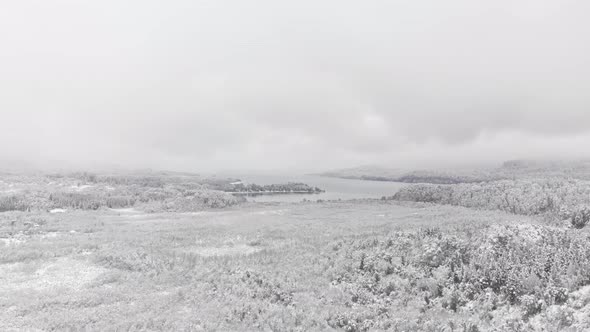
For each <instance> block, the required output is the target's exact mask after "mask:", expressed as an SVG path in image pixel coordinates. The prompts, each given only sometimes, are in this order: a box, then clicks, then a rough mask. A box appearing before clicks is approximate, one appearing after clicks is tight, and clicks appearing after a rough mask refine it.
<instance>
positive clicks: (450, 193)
mask: <svg viewBox="0 0 590 332" xmlns="http://www.w3.org/2000/svg"><path fill="white" fill-rule="evenodd" d="M392 198H393V199H395V200H403V201H415V202H426V203H436V204H449V205H458V206H464V207H469V208H479V209H488V210H500V211H505V212H510V213H514V214H521V215H548V216H549V217H550V218H555V219H561V220H564V219H568V220H570V221H571V224H572V226H574V227H576V228H582V227H583V226H584V225H585V224H586V223H588V221H589V220H590V212H589V208H588V205H590V182H587V181H581V180H564V179H552V180H544V179H538V180H532V179H531V180H502V181H494V182H483V183H479V184H458V185H424V184H422V185H413V186H408V187H405V188H402V189H401V190H400V191H399V192H397V193H396V194H395V195H394V196H393V197H392Z"/></svg>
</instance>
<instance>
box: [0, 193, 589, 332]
mask: <svg viewBox="0 0 590 332" xmlns="http://www.w3.org/2000/svg"><path fill="white" fill-rule="evenodd" d="M584 231H585V230H582V231H577V230H576V231H574V230H570V229H563V228H556V227H551V226H544V225H542V224H539V223H538V222H537V221H535V220H534V219H533V218H531V217H524V216H516V215H512V214H505V213H501V212H494V211H475V210H470V209H466V208H461V207H450V206H433V205H430V204H421V203H420V204H419V203H399V202H391V201H385V202H381V201H373V202H369V201H367V202H364V203H347V202H340V203H336V202H335V203H325V204H322V205H318V204H316V203H313V204H312V203H309V204H294V205H281V206H272V207H264V206H250V207H248V208H243V209H241V210H235V209H234V210H231V211H221V212H209V213H204V214H201V213H199V214H176V213H157V214H153V213H152V214H146V213H140V212H137V211H136V212H125V213H121V212H116V211H111V210H98V211H92V212H89V211H73V212H68V213H64V214H48V213H39V212H8V213H3V214H0V246H2V250H0V281H2V283H1V284H0V307H1V308H3V309H4V310H2V311H0V328H1V329H2V330H11V329H14V330H31V329H41V330H125V331H127V330H152V331H161V330H164V331H178V330H190V331H199V330H205V331H210V330H218V331H258V330H261V331H264V330H273V331H379V330H387V331H400V332H401V331H584V330H587V329H589V328H590V288H589V285H590V262H589V259H590V245H589V243H590V242H589V240H590V239H589V238H588V233H585V232H584Z"/></svg>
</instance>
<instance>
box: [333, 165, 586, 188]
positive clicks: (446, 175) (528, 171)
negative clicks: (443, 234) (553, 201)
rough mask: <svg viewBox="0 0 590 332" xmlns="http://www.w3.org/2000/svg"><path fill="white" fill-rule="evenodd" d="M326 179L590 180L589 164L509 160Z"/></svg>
mask: <svg viewBox="0 0 590 332" xmlns="http://www.w3.org/2000/svg"><path fill="white" fill-rule="evenodd" d="M322 175H324V176H329V177H338V178H345V179H359V180H370V181H392V182H402V183H429V184H462V183H480V182H492V181H500V180H517V179H520V180H526V179H536V178H563V179H578V180H590V161H587V160H581V161H534V160H510V161H506V162H504V163H503V164H502V165H500V166H499V167H492V168H481V169H480V168H471V169H452V170H416V171H401V170H387V169H381V168H357V169H347V170H340V171H333V172H327V173H324V174H322Z"/></svg>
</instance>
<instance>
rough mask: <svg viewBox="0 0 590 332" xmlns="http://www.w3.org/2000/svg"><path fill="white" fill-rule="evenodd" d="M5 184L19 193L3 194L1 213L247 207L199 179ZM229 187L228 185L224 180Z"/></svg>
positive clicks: (70, 177)
mask: <svg viewBox="0 0 590 332" xmlns="http://www.w3.org/2000/svg"><path fill="white" fill-rule="evenodd" d="M3 180H8V181H7V182H6V181H5V182H4V183H10V184H11V186H13V187H11V190H7V191H5V192H4V193H0V212H6V211H31V210H41V211H43V210H51V209H76V210H97V209H100V208H130V207H136V206H149V209H150V210H155V211H160V210H161V211H166V210H172V211H195V210H202V209H205V208H222V207H227V206H232V205H236V204H238V203H240V202H242V201H243V199H242V198H239V197H234V196H233V195H231V194H229V193H224V192H221V191H216V190H212V189H210V186H209V185H208V184H203V183H201V182H200V181H201V179H200V178H198V177H186V178H183V177H179V176H170V177H167V176H165V175H153V176H143V175H138V176H134V175H107V176H105V175H95V174H91V173H85V172H79V173H67V174H51V175H47V176H40V175H35V176H24V175H23V176H20V177H18V176H12V177H10V179H7V178H3ZM224 181H225V182H227V180H220V182H224ZM212 183H216V182H215V181H212ZM211 186H212V187H213V186H214V185H211ZM0 189H1V188H0Z"/></svg>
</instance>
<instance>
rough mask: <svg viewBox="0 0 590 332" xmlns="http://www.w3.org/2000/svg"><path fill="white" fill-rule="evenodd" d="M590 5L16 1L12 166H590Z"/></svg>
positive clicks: (1, 30)
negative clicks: (510, 162) (574, 160)
mask: <svg viewBox="0 0 590 332" xmlns="http://www.w3.org/2000/svg"><path fill="white" fill-rule="evenodd" d="M589 9H590V5H589V4H588V2H586V1H576V0H560V1H558V0H553V1H549V0H542V1H532V0H517V1H508V0H500V1H494V2H489V3H485V4H484V3H480V2H473V1H467V0H452V1H445V2H440V1H371V2H365V3H361V2H358V1H334V0H330V1H309V0H304V1H297V2H282V1H270V0H264V1H253V2H252V1H250V2H244V1H224V2H219V1H188V0H175V1H167V2H163V1H125V2H121V1H113V0H106V1H100V2H80V1H72V0H57V1H51V2H48V1H40V0H37V1H33V0H28V1H27V0H25V1H18V2H10V3H6V4H2V5H1V8H0V41H1V42H2V46H1V47H2V52H0V116H1V117H2V121H0V155H1V156H2V157H4V158H3V159H18V160H25V161H31V162H36V163H39V164H43V163H44V162H45V161H47V160H53V161H56V162H60V161H63V162H67V163H71V164H80V165H96V164H99V163H102V164H118V165H122V166H126V167H142V166H147V167H157V168H177V169H197V170H201V169H202V170H217V169H243V168H262V169H266V168H290V169H323V168H331V167H339V166H343V167H345V166H354V165H356V164H369V163H377V164H379V163H381V164H395V165H398V164H399V165H402V164H403V165H418V166H423V165H426V166H427V165H429V164H432V163H441V162H445V163H451V162H457V161H469V162H479V161H482V162H483V161H486V162H487V161H499V160H501V159H505V158H515V157H516V158H518V157H546V156H550V157H581V156H584V157H586V156H587V155H586V152H585V147H586V145H587V143H590V140H587V139H589V138H590V125H589V124H590V111H589V110H588V108H589V105H590V96H589V95H588V93H587V91H586V89H587V87H588V86H589V83H590V49H589V48H590V45H588V43H586V42H585V39H586V38H587V35H588V33H589V32H590V23H588V22H587V20H586V18H585V17H584V14H585V13H587V12H588V10H589ZM507 145H509V146H507Z"/></svg>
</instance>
